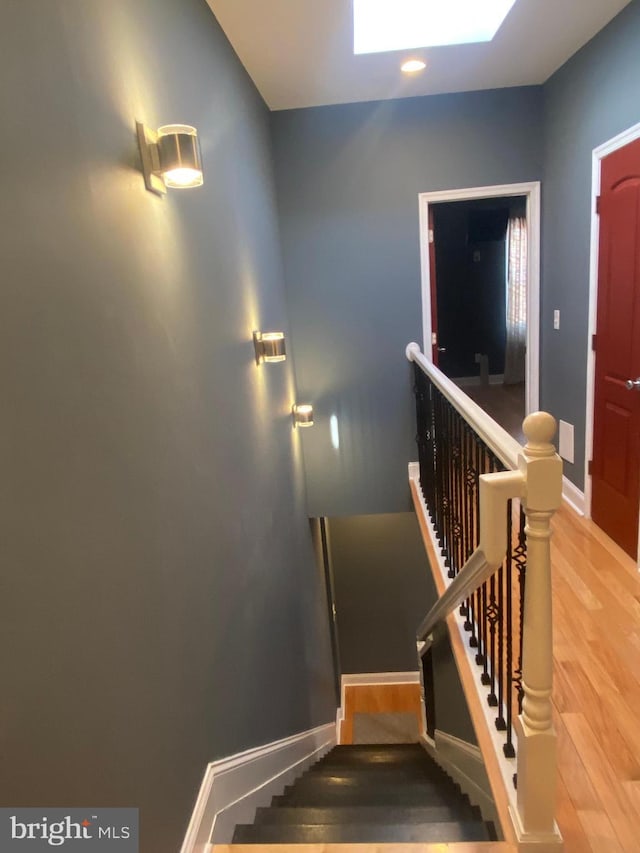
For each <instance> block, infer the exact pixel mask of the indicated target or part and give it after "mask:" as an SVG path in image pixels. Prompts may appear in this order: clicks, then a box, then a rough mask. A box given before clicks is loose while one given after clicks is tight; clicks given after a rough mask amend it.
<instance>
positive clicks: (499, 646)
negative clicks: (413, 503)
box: [407, 344, 562, 849]
mask: <svg viewBox="0 0 640 853" xmlns="http://www.w3.org/2000/svg"><path fill="white" fill-rule="evenodd" d="M407 358H408V359H409V360H410V361H413V362H414V371H415V393H416V411H417V443H418V458H419V473H418V475H417V479H418V486H419V489H420V492H421V499H422V501H423V507H424V510H425V511H426V512H425V514H426V516H427V521H428V523H429V528H430V531H431V536H432V540H433V545H434V547H435V549H436V550H437V553H438V555H439V556H440V557H441V564H442V568H443V571H444V572H445V573H446V580H447V586H446V589H445V590H444V592H443V594H442V595H441V597H440V599H439V600H438V601H437V602H436V604H435V605H434V607H433V608H432V610H431V611H430V612H429V614H427V616H426V617H425V619H424V620H423V622H422V624H421V625H420V628H419V629H418V641H419V648H420V649H421V654H422V655H423V665H424V675H425V679H424V680H425V686H427V684H428V683H429V682H430V680H431V678H432V673H431V672H430V667H429V657H430V654H429V652H430V646H431V645H432V643H433V642H434V640H435V637H436V629H437V628H438V626H439V625H440V623H442V622H443V621H444V620H445V619H446V618H447V616H448V615H449V614H450V613H452V612H453V611H455V610H456V609H458V610H459V613H460V615H461V619H460V620H459V621H460V624H461V626H462V630H463V631H464V633H465V634H466V638H467V643H468V647H469V649H470V657H471V659H472V663H473V665H474V666H475V668H476V671H477V675H478V682H479V685H478V691H479V692H480V695H481V696H482V701H483V702H484V703H485V707H488V708H489V709H491V710H490V714H491V716H492V723H493V727H494V730H495V732H500V733H501V737H502V743H501V751H502V753H503V755H502V757H501V761H500V762H499V764H500V767H501V772H502V775H503V777H504V784H505V788H506V792H507V797H508V800H509V802H510V812H511V816H512V820H513V825H514V830H515V832H516V835H517V836H518V838H519V840H522V841H534V842H539V841H543V842H545V843H550V845H551V847H552V848H553V849H558V848H557V847H556V845H557V844H560V843H561V839H560V836H559V833H558V830H557V827H556V825H555V819H554V812H555V773H556V760H555V732H554V730H553V726H552V722H551V699H550V696H551V678H552V645H551V642H552V640H551V578H550V558H549V538H550V520H551V517H552V515H553V513H554V511H555V509H557V507H558V506H559V505H560V501H561V492H562V463H561V460H560V459H559V457H558V456H557V455H556V453H555V449H554V447H553V445H552V444H551V440H552V438H553V436H554V434H555V421H554V419H553V418H552V417H551V415H548V414H546V413H544V412H538V413H536V414H534V415H531V416H530V417H529V418H527V419H526V420H525V422H524V427H523V428H524V431H525V435H526V438H527V444H526V446H525V447H524V448H523V447H521V446H520V445H519V444H518V442H516V441H515V439H513V438H512V437H511V436H510V435H509V434H508V433H506V432H505V431H504V430H503V429H502V428H501V427H500V426H499V425H498V424H496V423H495V422H494V421H493V420H492V419H491V418H490V417H489V416H488V415H487V414H486V412H484V410H482V409H481V408H480V407H479V406H478V405H477V404H475V403H474V402H473V401H472V400H470V399H469V397H467V395H466V394H464V392H462V391H461V390H460V389H459V388H458V387H457V386H455V385H454V384H453V383H452V382H451V381H450V380H449V379H448V378H447V377H446V376H444V374H443V373H442V372H441V371H439V370H438V368H437V367H435V366H434V365H433V364H432V363H431V362H430V361H428V359H426V358H425V356H424V355H423V354H422V353H421V352H420V348H419V346H418V345H417V344H409V346H408V347H407ZM429 698H430V697H429V696H428V695H427V696H425V702H426V706H427V732H428V733H429V734H431V735H432V736H433V722H432V721H431V723H430V720H429V717H430V715H432V714H433V706H432V705H431V703H430V702H429ZM493 740H494V742H495V737H494V738H493ZM516 788H517V790H516Z"/></svg>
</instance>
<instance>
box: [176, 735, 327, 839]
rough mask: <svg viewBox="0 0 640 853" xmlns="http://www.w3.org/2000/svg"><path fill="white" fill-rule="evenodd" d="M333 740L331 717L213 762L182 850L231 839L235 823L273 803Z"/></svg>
mask: <svg viewBox="0 0 640 853" xmlns="http://www.w3.org/2000/svg"><path fill="white" fill-rule="evenodd" d="M335 744H336V726H335V724H334V723H327V724H326V725H324V726H318V727H317V728H315V729H310V730H309V731H306V732H302V733H301V734H297V735H293V736H292V737H288V738H284V739H283V740H278V741H274V742H273V743H268V744H266V745H265V746H260V747H257V748H256V749H249V750H247V751H246V752H240V753H238V754H237V755H232V756H230V757H228V758H223V759H221V760H219V761H214V762H213V763H212V764H209V766H208V767H207V769H206V771H205V774H204V779H203V780H202V785H201V786H200V793H199V794H198V799H197V800H196V805H195V808H194V810H193V814H192V816H191V820H190V822H189V827H188V829H187V834H186V835H185V839H184V842H183V844H182V848H181V853H208V851H209V849H210V845H211V844H212V843H214V844H228V843H230V841H231V838H232V836H233V830H234V827H235V826H236V824H238V823H252V822H253V819H254V817H255V811H256V808H258V807H259V806H267V805H269V803H270V802H271V798H272V797H273V796H274V795H276V794H281V793H282V790H283V789H284V787H285V786H286V785H288V784H290V783H291V782H293V780H294V779H295V778H296V777H297V776H299V775H300V774H301V773H303V772H304V771H305V770H306V769H307V767H309V766H310V765H311V764H312V763H313V762H314V761H317V760H318V759H319V758H321V757H322V756H323V755H324V754H325V753H326V752H328V751H329V750H330V749H331V748H332V747H333V746H335Z"/></svg>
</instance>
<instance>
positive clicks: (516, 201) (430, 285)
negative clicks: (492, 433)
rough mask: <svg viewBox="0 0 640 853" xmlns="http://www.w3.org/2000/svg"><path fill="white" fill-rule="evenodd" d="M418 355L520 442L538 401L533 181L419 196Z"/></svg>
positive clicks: (536, 222) (537, 202) (536, 218)
mask: <svg viewBox="0 0 640 853" xmlns="http://www.w3.org/2000/svg"><path fill="white" fill-rule="evenodd" d="M420 244H421V260H422V316H423V351H424V353H425V355H426V356H427V357H428V358H429V357H430V358H431V359H432V360H433V362H434V363H435V364H438V366H439V367H440V369H441V370H442V371H443V372H444V373H445V374H446V375H448V376H449V378H451V379H452V380H453V381H454V382H456V384H458V385H460V386H462V387H464V390H465V392H466V393H467V394H469V396H471V397H472V398H473V399H475V400H476V402H478V403H479V404H480V405H481V406H482V407H483V408H484V409H485V410H486V411H487V412H488V413H489V414H490V415H491V416H492V417H493V418H494V420H496V421H497V422H498V423H500V424H501V425H502V426H503V427H504V428H505V429H506V430H507V431H508V432H510V433H511V434H512V435H514V437H515V438H516V439H517V440H519V441H522V434H521V425H522V419H523V418H524V416H525V415H526V414H528V413H529V412H533V411H536V410H537V408H538V399H539V376H538V369H539V368H538V365H539V323H540V320H539V288H540V282H539V279H540V184H539V183H528V184H507V185H502V186H496V187H475V188H472V189H464V190H445V191H442V192H435V193H422V194H420Z"/></svg>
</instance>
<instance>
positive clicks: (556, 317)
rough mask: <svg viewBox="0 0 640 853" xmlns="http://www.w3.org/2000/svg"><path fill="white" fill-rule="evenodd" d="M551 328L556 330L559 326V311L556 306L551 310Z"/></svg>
mask: <svg viewBox="0 0 640 853" xmlns="http://www.w3.org/2000/svg"><path fill="white" fill-rule="evenodd" d="M553 328H554V329H555V330H556V331H557V330H558V329H559V328H560V311H559V310H558V309H557V308H556V309H555V310H554V312H553Z"/></svg>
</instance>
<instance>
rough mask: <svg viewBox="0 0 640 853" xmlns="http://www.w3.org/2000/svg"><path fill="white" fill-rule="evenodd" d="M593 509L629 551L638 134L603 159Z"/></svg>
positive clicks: (637, 440)
mask: <svg viewBox="0 0 640 853" xmlns="http://www.w3.org/2000/svg"><path fill="white" fill-rule="evenodd" d="M600 192H601V194H600V249H599V252H600V253H599V265H598V318H597V326H596V332H597V334H596V382H595V409H594V435H593V465H592V477H593V480H592V489H593V492H592V505H591V514H592V517H593V520H594V521H595V523H596V524H597V525H598V526H599V527H601V528H602V529H603V530H604V531H605V533H607V534H608V535H609V536H611V538H612V539H614V540H615V541H616V542H617V543H618V544H619V545H620V546H621V547H622V548H624V550H625V551H626V552H627V553H628V554H630V555H631V556H632V557H634V558H635V557H636V556H637V549H638V508H639V506H640V382H638V385H636V386H633V385H631V384H630V383H632V382H633V381H634V380H636V379H640V140H638V141H636V142H632V143H631V144H629V145H627V146H625V147H624V148H621V149H620V150H618V151H616V152H614V153H613V154H610V155H609V156H608V157H606V158H605V159H604V160H603V161H602V172H601V191H600Z"/></svg>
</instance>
